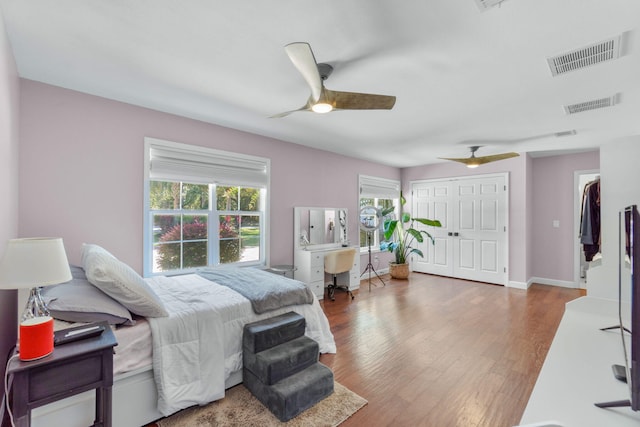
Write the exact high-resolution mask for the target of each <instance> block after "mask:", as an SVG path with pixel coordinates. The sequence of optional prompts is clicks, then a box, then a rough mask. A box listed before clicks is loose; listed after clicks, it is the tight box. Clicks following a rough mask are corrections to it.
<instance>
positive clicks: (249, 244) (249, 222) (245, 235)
mask: <svg viewBox="0 0 640 427" xmlns="http://www.w3.org/2000/svg"><path fill="white" fill-rule="evenodd" d="M240 220H241V226H240V247H241V256H240V261H258V260H259V259H260V217H259V216H258V215H243V216H242V217H241V218H240Z"/></svg>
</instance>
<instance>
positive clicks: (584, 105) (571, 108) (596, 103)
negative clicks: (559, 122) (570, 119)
mask: <svg viewBox="0 0 640 427" xmlns="http://www.w3.org/2000/svg"><path fill="white" fill-rule="evenodd" d="M617 99H618V95H617V94H616V95H613V96H609V97H606V98H600V99H594V100H591V101H586V102H579V103H577V104H572V105H565V106H564V112H565V113H567V114H577V113H582V112H583V111H589V110H597V109H599V108H606V107H611V106H613V105H616V104H617V103H618V102H617Z"/></svg>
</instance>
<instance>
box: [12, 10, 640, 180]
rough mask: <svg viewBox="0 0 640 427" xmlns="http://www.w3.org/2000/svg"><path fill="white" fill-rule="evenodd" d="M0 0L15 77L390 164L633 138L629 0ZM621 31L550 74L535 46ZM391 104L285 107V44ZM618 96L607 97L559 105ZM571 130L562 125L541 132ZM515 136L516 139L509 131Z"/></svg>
mask: <svg viewBox="0 0 640 427" xmlns="http://www.w3.org/2000/svg"><path fill="white" fill-rule="evenodd" d="M476 1H480V0H394V1H392V0H351V1H338V0H334V1H310V0H255V1H246V0H245V1H241V0H227V1H222V0H183V1H177V0H56V1H51V0H0V8H1V10H2V14H3V16H4V20H5V26H6V29H7V32H8V35H9V40H10V43H11V46H12V49H13V53H14V55H15V59H16V62H17V66H18V73H19V74H20V76H21V77H23V78H26V79H31V80H36V81H40V82H45V83H49V84H52V85H56V86H61V87H65V88H69V89H73V90H76V91H80V92H85V93H89V94H94V95H98V96H102V97H105V98H110V99H114V100H118V101H122V102H126V103H130V104H135V105H140V106H143V107H147V108H151V109H155V110H160V111H165V112H169V113H173V114H177V115H180V116H185V117H190V118H193V119H197V120H202V121H205V122H211V123H216V124H219V125H222V126H227V127H231V128H236V129H241V130H245V131H247V132H252V133H256V134H260V135H266V136H270V137H273V138H277V139H281V140H284V141H290V142H294V143H297V144H302V145H306V146H310V147H316V148H320V149H324V150H329V151H333V152H336V153H340V154H344V155H348V156H353V157H357V158H362V159H367V160H372V161H376V162H379V163H383V164H388V165H392V166H398V167H406V166H415V165H422V164H429V163H435V162H438V160H437V158H438V157H465V156H467V154H468V146H470V145H483V146H484V147H483V148H481V149H480V151H479V152H478V155H487V154H496V153H500V152H504V151H517V152H521V153H522V152H530V153H531V155H542V154H543V153H545V152H548V151H553V152H557V153H564V152H567V151H572V150H584V149H594V148H595V147H598V146H600V145H602V144H604V143H607V142H609V141H612V140H614V139H616V138H619V137H624V136H629V135H637V134H640V54H639V53H638V49H639V48H640V43H639V42H640V40H639V37H640V34H639V32H638V28H637V27H638V26H639V25H640V1H638V0H507V1H505V2H503V3H502V4H501V5H500V7H496V8H493V9H490V10H486V11H482V12H481V10H480V8H479V7H478V5H477V3H476ZM621 33H624V42H623V56H622V57H621V58H619V59H616V60H613V61H608V62H604V63H600V64H596V65H593V66H591V67H589V68H585V69H581V70H577V71H572V72H569V73H567V74H564V75H560V76H557V77H553V76H552V75H551V72H550V69H549V66H548V65H547V57H550V56H554V55H557V54H562V53H565V52H567V51H569V50H573V49H576V48H581V47H584V46H586V45H589V44H591V43H596V42H600V41H602V40H603V39H606V38H609V37H612V36H616V35H619V34H621ZM296 41H305V42H308V43H310V45H311V47H312V49H313V51H314V54H315V57H316V59H317V61H318V62H327V63H330V64H332V65H333V66H334V72H333V74H332V75H331V76H330V78H329V79H328V80H327V81H326V82H325V84H326V86H327V88H329V89H333V90H344V91H354V92H366V93H377V94H385V95H395V96H396V97H397V101H396V105H395V107H394V108H393V109H392V110H390V111H386V110H381V111H378V110H375V111H336V112H332V113H329V114H325V115H319V114H315V113H311V112H297V113H294V114H292V115H290V116H288V117H285V118H280V119H270V118H268V117H269V116H271V115H273V114H276V113H280V112H283V111H287V110H292V109H296V108H298V107H301V106H303V105H304V104H305V102H306V100H307V98H308V96H309V89H308V87H307V85H306V83H305V81H304V80H303V78H302V76H301V75H300V74H299V73H298V71H297V70H296V68H295V67H294V66H293V64H292V63H291V61H290V60H289V58H288V56H287V55H286V53H285V51H284V46H285V45H286V44H288V43H291V42H296ZM614 94H620V95H619V100H620V102H619V103H618V104H617V105H615V106H612V107H607V108H602V109H598V110H593V111H587V112H583V113H579V114H575V115H567V114H565V112H564V109H563V106H564V105H567V104H574V103H579V102H585V101H590V100H593V99H597V98H603V97H608V96H612V95H614ZM572 129H575V130H576V131H577V134H576V135H574V136H568V137H562V138H556V137H553V136H547V137H542V138H537V139H531V138H530V137H534V136H540V135H546V134H552V133H554V132H561V131H567V130H572ZM518 140H520V141H518Z"/></svg>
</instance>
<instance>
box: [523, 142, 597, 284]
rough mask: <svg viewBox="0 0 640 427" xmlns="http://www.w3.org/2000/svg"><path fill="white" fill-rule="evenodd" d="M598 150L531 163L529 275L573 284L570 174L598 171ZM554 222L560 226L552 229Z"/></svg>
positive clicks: (572, 206) (573, 231) (537, 160)
mask: <svg viewBox="0 0 640 427" xmlns="http://www.w3.org/2000/svg"><path fill="white" fill-rule="evenodd" d="M599 164H600V156H599V152H598V151H592V152H588V153H582V154H573V155H565V156H553V157H541V158H537V159H534V160H533V181H534V182H535V186H534V188H533V192H532V195H533V206H532V213H533V215H532V225H533V233H532V241H531V247H532V262H533V267H532V268H533V276H535V277H542V278H548V279H555V280H561V281H568V282H573V281H574V262H573V260H574V255H575V253H574V249H575V232H576V227H575V224H574V216H575V209H574V206H575V205H574V195H575V194H576V193H577V191H578V189H577V188H575V187H574V172H575V171H578V170H593V169H598V168H599ZM554 220H558V221H559V224H560V227H558V228H554V227H553V221H554Z"/></svg>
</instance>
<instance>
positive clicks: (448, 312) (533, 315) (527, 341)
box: [320, 273, 584, 427]
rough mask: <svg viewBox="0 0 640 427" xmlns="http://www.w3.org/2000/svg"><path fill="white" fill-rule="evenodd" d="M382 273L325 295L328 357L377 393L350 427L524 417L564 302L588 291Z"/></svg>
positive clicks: (491, 422) (352, 384) (343, 377)
mask: <svg viewBox="0 0 640 427" xmlns="http://www.w3.org/2000/svg"><path fill="white" fill-rule="evenodd" d="M383 279H385V281H386V282H387V285H386V286H384V287H382V286H381V285H379V286H377V287H373V286H372V287H371V291H370V292H369V286H368V282H367V281H366V280H364V281H363V282H362V284H361V287H360V290H359V291H358V292H356V293H355V295H356V297H355V299H354V300H353V301H351V299H350V298H349V297H348V296H347V295H346V294H345V293H337V294H336V300H335V301H333V302H332V301H329V300H324V301H323V302H322V305H323V307H324V310H325V312H326V314H327V317H328V318H329V323H330V324H331V330H332V332H333V334H334V336H335V339H336V344H337V349H338V351H337V353H336V354H324V355H321V357H320V361H321V362H322V363H324V364H326V365H327V366H329V367H330V368H331V369H332V370H333V372H334V375H335V379H336V381H338V382H339V383H341V384H342V385H344V386H346V387H348V388H350V389H351V390H353V391H355V392H356V393H358V394H359V395H361V396H362V397H364V398H366V399H367V400H368V401H369V404H368V405H367V406H365V407H364V408H363V409H361V410H360V411H358V412H357V413H356V414H355V415H354V416H352V417H351V418H349V419H348V420H347V421H346V422H345V423H344V424H343V426H345V427H349V426H361V425H371V426H391V425H393V426H429V427H449V426H464V427H476V426H478V427H511V426H514V425H517V424H518V423H519V421H520V418H521V416H522V413H523V411H524V408H525V406H526V404H527V400H528V398H529V395H530V394H531V390H532V389H533V386H534V384H535V381H536V378H537V376H538V373H539V372H540V368H541V367H542V363H543V362H544V358H545V356H546V354H547V351H548V349H549V346H550V345H551V341H552V339H553V336H554V334H555V331H556V329H557V327H558V324H559V322H560V319H561V318H562V314H563V313H564V304H565V303H566V302H567V301H570V300H572V299H575V298H578V297H579V296H581V295H584V291H581V290H577V289H567V288H560V287H554V286H544V285H537V284H534V285H532V286H531V287H530V288H529V289H528V290H527V291H524V290H518V289H512V288H505V287H502V286H495V285H489V284H485V283H477V282H469V281H464V280H456V279H450V278H444V277H439V276H431V275H426V274H420V273H412V274H411V276H410V278H409V280H408V281H407V280H405V281H401V280H390V279H389V278H388V276H383ZM372 283H378V284H379V282H378V281H377V280H372Z"/></svg>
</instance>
